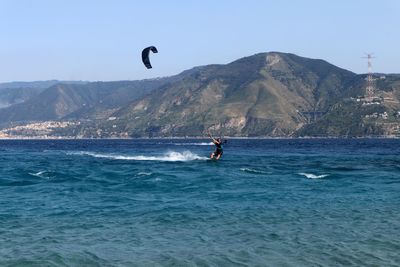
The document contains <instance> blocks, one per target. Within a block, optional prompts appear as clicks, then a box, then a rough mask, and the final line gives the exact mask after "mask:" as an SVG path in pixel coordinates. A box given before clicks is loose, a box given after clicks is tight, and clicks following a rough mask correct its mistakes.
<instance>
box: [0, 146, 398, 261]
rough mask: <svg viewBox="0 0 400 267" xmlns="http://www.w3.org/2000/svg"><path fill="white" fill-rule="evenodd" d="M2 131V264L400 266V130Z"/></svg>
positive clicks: (0, 252)
mask: <svg viewBox="0 0 400 267" xmlns="http://www.w3.org/2000/svg"><path fill="white" fill-rule="evenodd" d="M212 149H213V148H212V146H211V144H210V143H209V141H208V140H188V139H185V140H179V139H172V140H165V139H164V140H157V139H148V140H41V141H40V140H38V141H33V140H29V141H28V140H19V141H18V140H8V141H5V140H2V141H0V266H399V265H400V140H389V139H343V140H341V139H331V140H330V139H313V140H305V139H298V140H296V139H287V140H285V139H283V140H244V139H243V140H229V142H228V144H227V145H226V146H225V147H224V155H223V157H222V159H221V160H220V161H218V162H217V161H211V160H208V156H209V154H210V152H212Z"/></svg>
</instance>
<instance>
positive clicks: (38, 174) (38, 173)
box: [29, 171, 49, 179]
mask: <svg viewBox="0 0 400 267" xmlns="http://www.w3.org/2000/svg"><path fill="white" fill-rule="evenodd" d="M45 173H46V171H39V172H36V173H31V172H29V175H32V176H36V177H40V178H46V179H49V177H48V176H46V175H45Z"/></svg>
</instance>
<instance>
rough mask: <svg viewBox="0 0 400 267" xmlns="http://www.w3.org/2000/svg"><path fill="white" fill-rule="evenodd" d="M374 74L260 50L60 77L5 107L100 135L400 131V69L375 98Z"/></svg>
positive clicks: (21, 116)
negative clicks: (220, 59)
mask: <svg viewBox="0 0 400 267" xmlns="http://www.w3.org/2000/svg"><path fill="white" fill-rule="evenodd" d="M365 78H366V76H365V75H357V74H355V73H353V72H350V71H348V70H345V69H342V68H339V67H336V66H334V65H332V64H330V63H328V62H326V61H324V60H321V59H310V58H304V57H300V56H297V55H294V54H288V53H280V52H269V53H260V54H256V55H253V56H249V57H245V58H241V59H238V60H236V61H234V62H231V63H229V64H225V65H207V66H200V67H195V68H193V69H190V70H187V71H184V72H182V73H180V74H178V75H175V76H172V77H166V78H159V79H150V80H142V81H118V82H92V83H85V84H63V83H57V84H54V85H52V86H50V87H49V88H47V89H44V90H42V91H41V92H40V93H39V94H37V95H33V96H31V97H30V98H29V99H28V100H26V101H24V102H23V103H19V104H14V105H12V106H10V107H8V108H3V109H0V125H3V128H7V127H10V125H11V124H13V125H15V124H24V123H29V122H34V121H38V122H40V121H49V120H53V121H54V120H55V121H74V122H77V123H72V124H68V125H71V126H70V128H68V127H65V128H63V129H62V130H59V131H56V132H57V135H66V136H79V137H95V138H99V137H170V136H182V137H183V136H201V135H203V134H204V132H205V131H206V130H208V129H210V130H211V131H212V132H214V134H221V135H225V136H248V137H302V136H311V137H313V136H348V137H353V136H371V135H372V136H375V135H384V136H387V135H397V133H400V112H399V111H400V104H399V103H400V102H399V99H400V75H397V74H390V75H385V74H379V75H378V74H376V75H375V85H376V88H377V96H379V99H380V101H379V103H375V104H371V105H369V104H368V105H366V104H365V103H364V102H363V100H362V96H363V95H364V93H365V82H366V81H365ZM0 93H1V91H0ZM0 100H1V95H0ZM5 131H6V132H7V130H5ZM28 132H29V131H28Z"/></svg>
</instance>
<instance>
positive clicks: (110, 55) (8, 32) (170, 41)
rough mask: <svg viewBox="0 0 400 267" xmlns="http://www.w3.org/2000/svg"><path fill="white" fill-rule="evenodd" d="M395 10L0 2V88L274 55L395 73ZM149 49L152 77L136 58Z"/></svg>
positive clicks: (399, 46)
mask: <svg viewBox="0 0 400 267" xmlns="http://www.w3.org/2000/svg"><path fill="white" fill-rule="evenodd" d="M399 14H400V1H398V0H380V1H369V0H335V1H331V0H304V1H300V0H299V1H295V0H279V1H273V0H246V1H244V0H198V1H194V0H193V1H189V0H188V1H184V0H152V1H134V0H126V1H124V0H108V1H106V0H104V1H103V0H35V1H33V0H25V1H24V0H0V82H9V81H33V80H48V79H60V80H89V81H94V80H103V81H107V80H136V79H143V78H153V77H159V76H166V75H173V74H177V73H179V72H181V71H183V70H185V69H188V68H191V67H194V66H198V65H205V64H212V63H220V64H224V63H228V62H231V61H233V60H236V59H238V58H240V57H244V56H249V55H252V54H255V53H259V52H268V51H282V52H290V53H295V54H298V55H300V56H305V57H311V58H321V59H325V60H327V61H329V62H331V63H333V64H335V65H337V66H339V67H342V68H346V69H349V70H351V71H354V72H357V73H364V72H366V69H367V66H366V61H365V59H362V57H363V54H364V52H374V53H375V56H376V58H375V59H374V62H373V64H374V65H373V66H374V71H376V72H386V73H400V15H399ZM149 45H155V46H156V47H157V48H158V49H159V53H158V54H155V55H152V58H151V60H152V64H153V67H154V68H153V69H151V70H147V69H145V68H144V66H143V65H142V63H141V59H140V53H141V50H142V48H144V47H146V46H149Z"/></svg>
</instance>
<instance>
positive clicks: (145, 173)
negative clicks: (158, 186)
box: [138, 172, 153, 176]
mask: <svg viewBox="0 0 400 267" xmlns="http://www.w3.org/2000/svg"><path fill="white" fill-rule="evenodd" d="M152 174H153V173H152V172H139V173H138V175H140V176H150V175H152Z"/></svg>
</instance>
